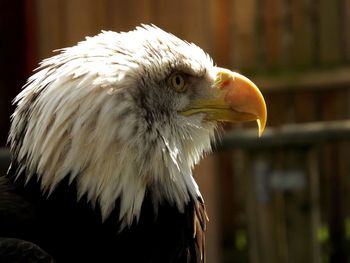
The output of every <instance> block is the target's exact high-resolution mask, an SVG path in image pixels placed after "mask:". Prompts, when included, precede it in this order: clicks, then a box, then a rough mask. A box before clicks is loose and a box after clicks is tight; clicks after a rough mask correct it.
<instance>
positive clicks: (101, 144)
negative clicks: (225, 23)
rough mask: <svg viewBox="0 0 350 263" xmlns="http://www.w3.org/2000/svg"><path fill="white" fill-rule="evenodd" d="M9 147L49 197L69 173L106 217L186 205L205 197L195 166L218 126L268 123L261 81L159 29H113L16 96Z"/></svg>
mask: <svg viewBox="0 0 350 263" xmlns="http://www.w3.org/2000/svg"><path fill="white" fill-rule="evenodd" d="M15 104H16V106H17V107H16V110H15V112H14V114H13V116H12V126H11V130H10V136H9V141H10V146H11V151H12V155H13V158H14V162H16V163H17V165H18V170H17V176H25V179H26V180H27V181H29V179H31V178H32V177H34V176H35V177H37V179H39V180H40V183H41V187H42V190H43V191H44V192H48V193H49V194H50V193H52V192H53V191H54V190H55V187H56V186H57V185H58V184H59V183H60V181H61V180H62V179H64V178H66V177H69V180H70V181H73V180H74V181H76V183H77V191H78V192H77V197H78V199H79V198H81V197H82V196H84V195H86V196H87V200H89V202H91V203H92V205H98V206H99V207H100V209H101V213H102V217H103V218H104V219H105V218H107V217H108V215H109V214H110V212H111V211H112V210H113V208H114V206H115V203H116V200H119V202H120V213H119V217H120V220H121V221H122V222H123V224H124V225H131V224H132V222H133V220H134V219H135V218H136V219H137V218H138V217H139V215H140V210H141V205H142V201H143V198H144V196H145V193H146V192H148V193H149V194H150V195H151V196H152V199H153V203H154V206H155V209H156V208H157V206H158V204H160V203H161V202H164V201H166V202H168V203H169V204H172V205H174V206H176V207H177V208H178V209H179V211H182V210H183V208H184V206H185V205H186V203H187V202H188V201H189V200H190V199H191V198H196V197H198V196H200V193H199V190H198V186H197V184H196V183H195V181H194V179H193V177H192V168H193V166H194V165H195V164H196V163H197V162H198V161H199V160H200V159H201V157H202V156H203V154H204V153H206V152H210V151H211V142H212V141H213V140H215V137H216V131H217V127H218V122H221V121H229V122H241V121H255V120H256V121H257V122H258V126H259V134H261V133H262V131H263V130H264V127H265V123H266V106H265V102H264V99H263V97H262V95H261V93H260V91H259V90H258V89H257V87H256V86H255V85H254V84H253V83H252V82H251V81H250V80H248V79H247V78H245V77H243V76H242V75H240V74H238V73H235V72H231V71H229V70H227V69H223V68H219V67H216V66H215V65H214V64H213V61H212V59H211V58H210V56H209V55H208V54H206V53H205V52H204V51H203V50H202V49H201V48H199V47H198V46H196V45H195V44H193V43H188V42H186V41H183V40H181V39H179V38H177V37H176V36H174V35H172V34H169V33H167V32H165V31H163V30H161V29H160V28H158V27H156V26H152V25H151V26H150V25H143V26H140V27H137V28H136V29H135V30H133V31H129V32H122V33H116V32H111V31H104V32H102V33H100V34H99V35H97V36H94V37H88V38H86V40H85V41H82V42H80V43H78V44H77V45H76V46H73V47H69V48H65V49H62V50H60V52H59V54H57V55H55V56H53V57H51V58H48V59H46V60H44V61H43V62H42V63H41V64H40V67H39V68H38V69H37V70H36V73H35V74H34V75H33V76H32V77H30V78H29V80H28V82H27V84H26V85H25V86H24V88H23V90H22V92H21V93H20V94H19V95H18V96H17V97H16V99H15Z"/></svg>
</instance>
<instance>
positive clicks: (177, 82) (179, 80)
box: [175, 76, 181, 86]
mask: <svg viewBox="0 0 350 263" xmlns="http://www.w3.org/2000/svg"><path fill="white" fill-rule="evenodd" d="M175 83H176V85H178V86H179V85H180V84H181V78H180V77H179V76H176V77H175Z"/></svg>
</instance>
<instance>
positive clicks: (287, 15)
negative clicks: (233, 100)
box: [0, 0, 350, 263]
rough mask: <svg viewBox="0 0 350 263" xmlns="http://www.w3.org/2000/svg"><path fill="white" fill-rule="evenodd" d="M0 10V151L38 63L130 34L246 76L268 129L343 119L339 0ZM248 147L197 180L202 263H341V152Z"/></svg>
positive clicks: (346, 21) (109, 2)
mask: <svg viewBox="0 0 350 263" xmlns="http://www.w3.org/2000/svg"><path fill="white" fill-rule="evenodd" d="M3 2H4V1H3ZM8 2H12V3H5V2H4V3H1V4H2V9H1V10H0V17H1V19H0V30H1V33H2V34H1V43H2V45H3V46H2V48H0V70H1V73H0V74H2V78H0V79H2V81H0V95H1V96H0V126H1V127H0V128H1V129H0V130H1V131H0V142H1V144H2V145H4V143H5V141H6V134H7V131H8V125H9V121H8V118H9V114H10V112H11V110H12V108H11V106H10V102H11V100H12V99H13V97H14V95H15V94H16V93H17V92H18V91H19V89H20V86H21V85H22V84H23V82H24V79H25V78H26V77H28V75H29V74H30V71H31V70H32V69H33V68H35V66H36V64H37V62H38V61H39V60H41V59H42V58H45V57H47V56H50V55H51V54H52V53H51V51H52V50H54V49H57V48H62V47H65V46H69V45H73V44H75V43H76V42H77V41H79V40H82V39H83V37H85V36H86V35H94V34H96V33H98V32H99V31H100V30H102V29H110V30H115V31H120V30H124V31H125V30H130V29H132V28H134V27H135V26H136V25H138V24H140V23H154V24H156V25H158V26H160V27H162V28H164V29H165V30H167V31H170V32H172V33H174V34H176V35H178V36H179V37H181V38H184V39H186V40H188V41H193V42H195V43H197V44H198V45H199V46H201V47H202V48H203V49H205V50H206V51H208V52H209V53H210V54H211V55H212V57H213V58H214V60H215V61H216V63H217V64H218V65H220V66H224V67H229V68H231V69H234V70H238V71H241V72H242V73H244V74H246V75H248V76H249V77H250V78H251V79H252V80H254V81H255V82H256V83H257V84H258V86H260V87H261V89H262V91H263V93H264V95H265V97H266V101H267V104H268V110H269V115H268V117H269V119H268V126H269V127H273V128H276V129H279V128H280V127H283V125H286V124H293V123H297V124H303V123H307V122H314V121H334V120H345V119H349V117H350V103H349V102H350V93H349V91H350V30H349V28H350V0H231V1H230V0H217V1H215V0H177V1H170V0H169V1H164V0H143V1H139V0H128V1H124V0H27V1H24V0H23V1H8ZM14 2H15V3H14ZM243 127H244V128H249V127H251V125H243ZM241 128H242V127H237V126H228V127H227V130H228V131H230V132H233V133H242V132H244V131H245V130H243V131H242V129H241ZM258 144H259V143H257V147H254V146H253V147H250V148H246V147H242V146H240V145H234V146H232V147H231V148H228V149H227V148H225V150H221V151H218V152H217V153H215V154H214V155H213V156H211V157H209V158H207V159H206V160H204V161H203V163H202V164H201V165H200V166H199V167H198V168H197V169H196V174H198V177H197V179H198V181H199V183H200V186H201V189H202V191H203V192H205V193H204V196H205V197H206V201H207V205H208V209H209V216H210V218H211V219H212V220H211V222H210V224H209V233H208V249H209V251H208V254H209V255H208V262H209V263H216V262H227V263H228V262H235V263H237V262H242V263H243V262H252V263H258V262H259V263H274V262H276V263H292V262H293V263H294V262H296V263H303V262H305V263H306V262H313V263H321V262H322V263H323V262H324V263H326V262H331V263H338V262H349V261H350V252H349V251H350V209H349V208H350V205H349V204H350V161H349V156H350V148H349V146H350V142H348V141H346V140H343V139H342V140H338V141H332V142H329V141H324V142H322V141H319V142H317V143H311V144H305V145H303V144H297V145H294V144H289V143H288V141H281V142H280V143H279V144H277V145H273V146H267V147H263V148H261V147H258Z"/></svg>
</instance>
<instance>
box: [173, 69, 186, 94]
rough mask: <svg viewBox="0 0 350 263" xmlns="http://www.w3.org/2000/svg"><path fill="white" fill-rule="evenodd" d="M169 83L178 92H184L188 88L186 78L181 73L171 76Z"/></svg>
mask: <svg viewBox="0 0 350 263" xmlns="http://www.w3.org/2000/svg"><path fill="white" fill-rule="evenodd" d="M169 82H170V83H169V84H170V85H171V87H172V88H173V89H174V90H175V91H177V92H184V91H185V90H186V82H185V78H184V77H183V76H182V75H181V74H178V73H176V74H174V75H172V76H170V79H169Z"/></svg>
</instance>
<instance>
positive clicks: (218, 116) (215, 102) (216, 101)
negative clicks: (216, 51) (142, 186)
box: [180, 67, 267, 136]
mask: <svg viewBox="0 0 350 263" xmlns="http://www.w3.org/2000/svg"><path fill="white" fill-rule="evenodd" d="M215 71H216V72H215V74H216V78H215V82H214V92H213V94H211V97H209V98H205V99H199V100H195V101H192V103H191V105H190V106H189V107H188V108H186V109H185V110H183V111H182V112H180V113H181V114H182V115H185V116H189V115H193V114H196V113H206V120H208V121H227V122H245V121H256V122H257V123H258V128H259V136H261V134H262V133H263V131H264V129H265V126H266V119H267V110H266V103H265V100H264V97H263V96H262V94H261V92H260V90H259V89H258V88H257V87H256V85H255V84H254V83H253V82H252V81H250V80H249V79H248V78H246V77H244V76H242V75H240V74H238V73H236V72H232V71H230V70H227V69H224V68H218V67H217V68H215Z"/></svg>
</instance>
